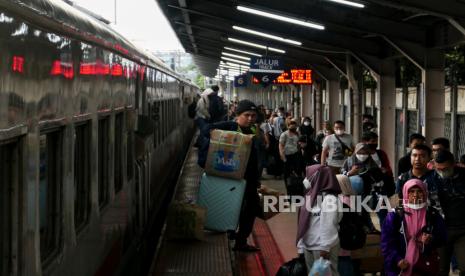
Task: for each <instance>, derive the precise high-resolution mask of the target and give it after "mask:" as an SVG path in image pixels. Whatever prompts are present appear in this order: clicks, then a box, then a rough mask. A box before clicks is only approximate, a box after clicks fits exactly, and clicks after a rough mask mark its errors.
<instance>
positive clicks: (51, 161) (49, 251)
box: [39, 131, 63, 265]
mask: <svg viewBox="0 0 465 276" xmlns="http://www.w3.org/2000/svg"><path fill="white" fill-rule="evenodd" d="M61 158H62V135H61V131H53V132H48V133H43V134H41V135H40V163H39V166H40V173H39V215H40V222H39V225H40V259H41V261H42V264H43V265H45V264H47V263H48V262H49V261H50V260H51V259H52V258H53V257H54V256H56V254H57V253H58V251H59V248H60V246H61V235H62V224H61V218H62V214H61V210H62V183H63V181H62V165H61V164H62V161H61Z"/></svg>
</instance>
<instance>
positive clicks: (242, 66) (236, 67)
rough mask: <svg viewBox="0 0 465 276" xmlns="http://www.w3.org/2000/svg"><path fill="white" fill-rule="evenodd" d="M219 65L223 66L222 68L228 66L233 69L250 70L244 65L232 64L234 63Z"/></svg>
mask: <svg viewBox="0 0 465 276" xmlns="http://www.w3.org/2000/svg"><path fill="white" fill-rule="evenodd" d="M220 65H223V66H229V67H233V68H235V69H250V67H249V66H248V65H244V64H237V63H234V62H230V61H228V62H226V63H225V62H223V61H221V63H220Z"/></svg>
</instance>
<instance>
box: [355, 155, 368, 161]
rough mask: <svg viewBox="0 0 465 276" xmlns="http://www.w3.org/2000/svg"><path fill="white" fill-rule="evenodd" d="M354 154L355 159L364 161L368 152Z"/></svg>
mask: <svg viewBox="0 0 465 276" xmlns="http://www.w3.org/2000/svg"><path fill="white" fill-rule="evenodd" d="M356 156H357V159H358V160H360V161H362V162H365V160H367V159H368V154H356Z"/></svg>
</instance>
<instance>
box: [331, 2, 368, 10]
mask: <svg viewBox="0 0 465 276" xmlns="http://www.w3.org/2000/svg"><path fill="white" fill-rule="evenodd" d="M328 1H331V2H336V3H339V4H343V5H347V6H352V7H356V8H365V5H363V4H360V3H355V2H352V1H347V0H328Z"/></svg>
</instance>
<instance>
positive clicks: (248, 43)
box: [228, 37, 286, 54]
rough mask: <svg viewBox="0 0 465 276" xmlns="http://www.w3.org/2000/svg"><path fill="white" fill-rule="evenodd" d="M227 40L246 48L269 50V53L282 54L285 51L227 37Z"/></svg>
mask: <svg viewBox="0 0 465 276" xmlns="http://www.w3.org/2000/svg"><path fill="white" fill-rule="evenodd" d="M228 40H229V41H232V42H236V43H239V44H244V45H248V46H252V47H255V48H260V49H264V50H269V51H273V52H277V53H282V54H284V53H286V51H284V50H281V49H276V48H272V47H266V46H264V45H261V44H257V43H253V42H249V41H245V40H240V39H237V38H232V37H228Z"/></svg>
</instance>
